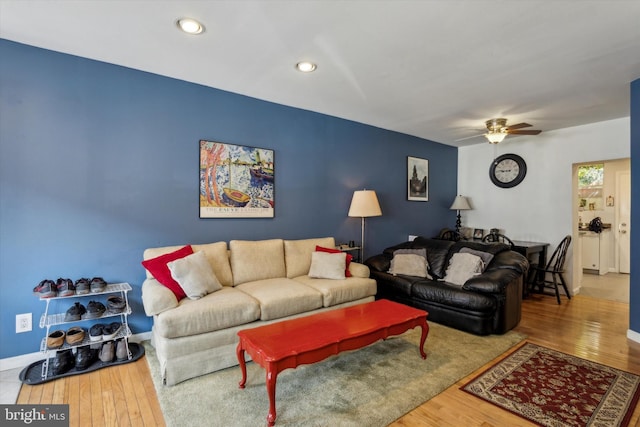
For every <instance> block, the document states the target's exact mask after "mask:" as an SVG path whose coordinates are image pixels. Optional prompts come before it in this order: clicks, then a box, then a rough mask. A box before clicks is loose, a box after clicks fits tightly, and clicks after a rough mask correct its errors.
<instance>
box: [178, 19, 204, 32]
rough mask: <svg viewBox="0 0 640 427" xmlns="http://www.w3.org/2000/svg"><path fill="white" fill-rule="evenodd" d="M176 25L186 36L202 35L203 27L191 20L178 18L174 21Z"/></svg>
mask: <svg viewBox="0 0 640 427" xmlns="http://www.w3.org/2000/svg"><path fill="white" fill-rule="evenodd" d="M176 25H177V26H178V28H180V29H181V30H182V31H184V32H185V33H187V34H202V33H203V32H204V25H202V24H201V23H200V22H198V21H196V20H195V19H193V18H180V19H178V20H177V21H176Z"/></svg>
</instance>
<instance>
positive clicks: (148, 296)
mask: <svg viewBox="0 0 640 427" xmlns="http://www.w3.org/2000/svg"><path fill="white" fill-rule="evenodd" d="M142 306H143V307H144V312H145V313H146V314H147V316H154V315H156V314H160V313H162V312H163V311H167V310H171V309H172V308H175V307H177V306H178V299H177V298H176V296H175V294H174V293H173V292H172V291H171V290H170V289H169V288H167V287H166V286H164V285H162V284H160V283H159V282H158V281H157V280H156V279H146V280H145V281H144V282H143V283H142Z"/></svg>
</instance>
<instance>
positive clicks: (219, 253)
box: [191, 242, 233, 286]
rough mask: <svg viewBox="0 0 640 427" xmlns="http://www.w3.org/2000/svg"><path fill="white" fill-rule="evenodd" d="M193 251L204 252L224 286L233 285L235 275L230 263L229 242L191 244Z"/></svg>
mask: <svg viewBox="0 0 640 427" xmlns="http://www.w3.org/2000/svg"><path fill="white" fill-rule="evenodd" d="M191 247H192V248H193V251H194V252H196V251H201V252H204V253H205V255H206V256H207V261H209V264H210V265H211V268H212V269H213V273H214V274H215V275H216V277H217V278H218V280H219V281H220V284H221V285H222V286H233V275H232V274H231V264H230V263H229V251H228V250H227V242H216V243H207V244H204V245H191Z"/></svg>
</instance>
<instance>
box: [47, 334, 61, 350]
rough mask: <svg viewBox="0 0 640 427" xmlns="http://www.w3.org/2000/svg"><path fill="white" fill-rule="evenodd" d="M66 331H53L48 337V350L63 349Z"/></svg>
mask: <svg viewBox="0 0 640 427" xmlns="http://www.w3.org/2000/svg"><path fill="white" fill-rule="evenodd" d="M64 335H65V333H64V331H53V332H51V333H50V334H49V336H48V337H47V348H49V349H55V348H60V347H62V344H64Z"/></svg>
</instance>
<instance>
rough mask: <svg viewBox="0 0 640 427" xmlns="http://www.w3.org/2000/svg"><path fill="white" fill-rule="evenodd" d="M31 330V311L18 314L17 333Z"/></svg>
mask: <svg viewBox="0 0 640 427" xmlns="http://www.w3.org/2000/svg"><path fill="white" fill-rule="evenodd" d="M30 330H31V313H24V314H16V334H19V333H21V332H29V331H30Z"/></svg>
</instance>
